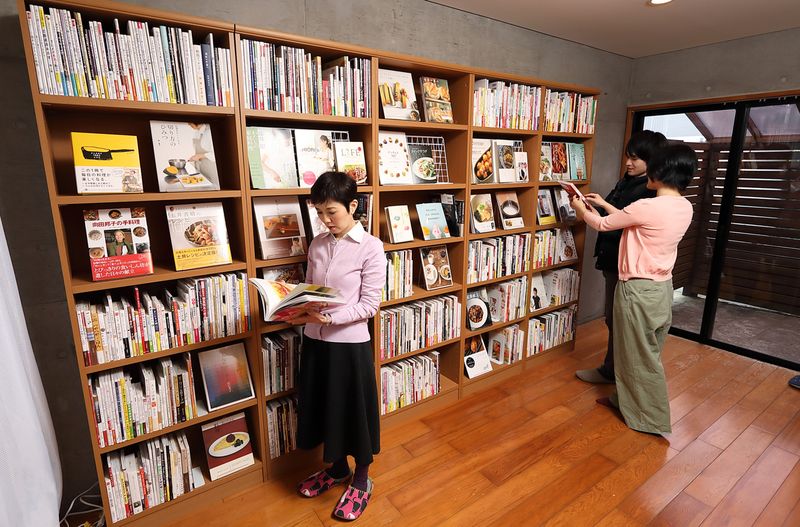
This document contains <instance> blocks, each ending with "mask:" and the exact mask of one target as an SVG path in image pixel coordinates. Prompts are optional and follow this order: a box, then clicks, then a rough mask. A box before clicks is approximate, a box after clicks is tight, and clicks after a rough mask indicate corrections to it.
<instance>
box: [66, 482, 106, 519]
mask: <svg viewBox="0 0 800 527" xmlns="http://www.w3.org/2000/svg"><path fill="white" fill-rule="evenodd" d="M95 487H97V483H96V482H95V483H94V484H92V486H91V487H89V488H88V489H86V490H84V491H83V492H81V493H80V494H78V495H77V496H75V497H74V498H73V499H72V501H71V502H70V504H69V507H67V512H65V513H64V516H63V517H62V518H61V521H59V522H58V525H59V527H61V526H65V527H70V524H69V520H68V519H67V518H69V517H70V516H77V515H79V514H87V513H91V512H100V513H101V515H100V519H99V520H97V521H96V522H94V523H93V524H92V527H103V526H104V525H105V524H106V519H105V516H103V515H102V512H103V506H102V503H101V501H100V494H89V492H91V491H92V490H93V489H95ZM92 499H95V500H96V501H94V502H92V501H90V500H92ZM76 502H77V503H79V504H80V505H82V506H83V508H82V509H81V510H75V511H73V510H72V508H73V507H75V504H76ZM87 524H88V522H86V523H85V524H82V525H87Z"/></svg>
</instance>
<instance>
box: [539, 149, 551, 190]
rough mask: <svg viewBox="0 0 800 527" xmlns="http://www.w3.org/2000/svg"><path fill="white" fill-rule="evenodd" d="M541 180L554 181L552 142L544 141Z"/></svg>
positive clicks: (540, 160)
mask: <svg viewBox="0 0 800 527" xmlns="http://www.w3.org/2000/svg"><path fill="white" fill-rule="evenodd" d="M539 181H553V151H552V149H551V147H550V143H542V153H541V156H539Z"/></svg>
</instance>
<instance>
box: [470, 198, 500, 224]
mask: <svg viewBox="0 0 800 527" xmlns="http://www.w3.org/2000/svg"><path fill="white" fill-rule="evenodd" d="M470 206H471V209H472V214H470V222H471V223H472V232H474V233H481V232H491V231H493V230H495V225H494V208H492V195H491V194H473V195H472V197H471V198H470Z"/></svg>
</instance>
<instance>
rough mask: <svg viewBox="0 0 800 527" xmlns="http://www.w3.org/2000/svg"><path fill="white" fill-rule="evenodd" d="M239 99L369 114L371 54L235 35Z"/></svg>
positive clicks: (298, 109)
mask: <svg viewBox="0 0 800 527" xmlns="http://www.w3.org/2000/svg"><path fill="white" fill-rule="evenodd" d="M241 51H242V57H243V58H244V60H243V62H242V73H243V75H244V81H243V82H244V85H245V90H244V94H245V97H244V104H245V108H247V109H249V110H271V111H276V112H294V113H309V114H317V115H338V116H346V117H369V116H370V108H371V107H372V102H371V100H372V97H371V91H370V86H371V83H372V80H371V75H372V68H371V60H370V59H364V58H359V57H354V58H350V57H347V56H344V57H340V58H339V59H336V60H333V61H326V62H325V64H323V59H322V57H320V56H318V55H317V56H314V55H312V54H311V53H307V52H306V51H305V50H304V49H303V48H294V47H291V46H284V45H279V44H272V43H270V42H259V41H255V40H249V39H242V40H241Z"/></svg>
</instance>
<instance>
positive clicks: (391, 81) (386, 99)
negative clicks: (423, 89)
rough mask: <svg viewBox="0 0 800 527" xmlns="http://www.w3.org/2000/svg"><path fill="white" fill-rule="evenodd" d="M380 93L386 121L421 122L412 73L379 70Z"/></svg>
mask: <svg viewBox="0 0 800 527" xmlns="http://www.w3.org/2000/svg"><path fill="white" fill-rule="evenodd" d="M378 92H379V94H380V98H381V109H382V110H383V116H384V117H385V118H386V119H401V120H403V121H419V108H418V107H417V96H416V95H415V94H414V81H413V79H412V78H411V74H410V73H408V72H405V71H395V70H387V69H383V68H381V69H379V70H378Z"/></svg>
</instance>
